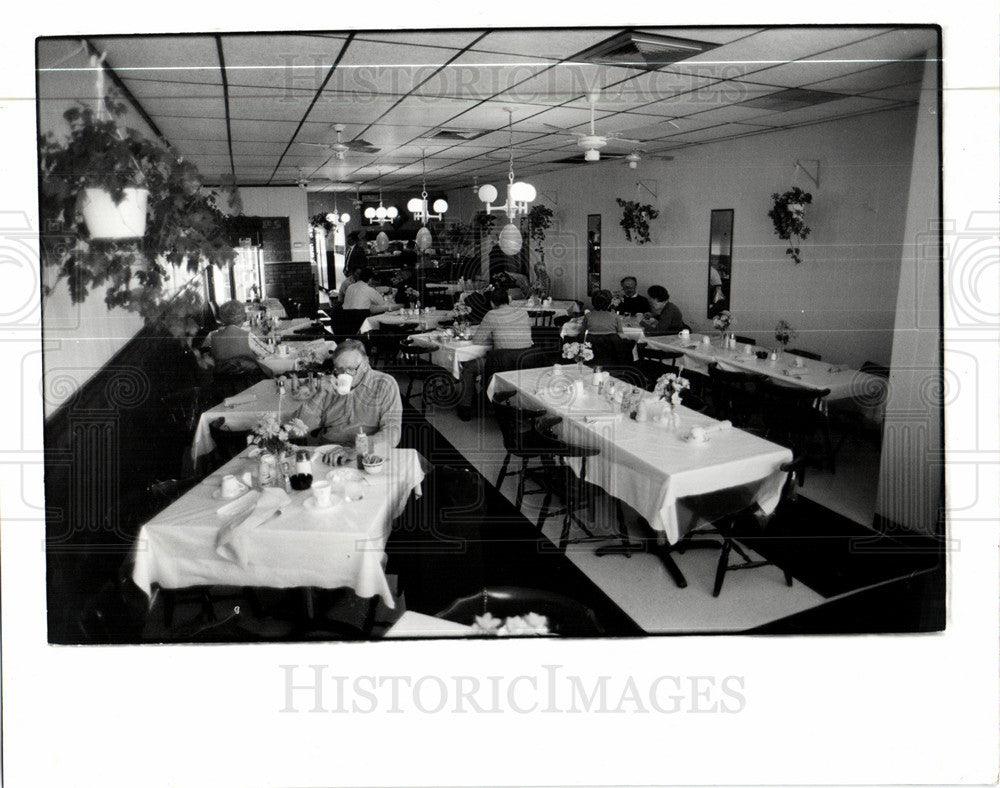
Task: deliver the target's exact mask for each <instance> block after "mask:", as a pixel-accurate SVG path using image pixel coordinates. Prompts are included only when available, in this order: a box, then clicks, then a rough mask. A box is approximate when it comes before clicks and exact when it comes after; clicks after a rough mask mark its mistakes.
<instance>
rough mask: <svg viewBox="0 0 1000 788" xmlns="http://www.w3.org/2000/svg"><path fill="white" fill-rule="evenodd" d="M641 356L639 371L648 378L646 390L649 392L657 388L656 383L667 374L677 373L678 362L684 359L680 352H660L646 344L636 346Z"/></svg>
mask: <svg viewBox="0 0 1000 788" xmlns="http://www.w3.org/2000/svg"><path fill="white" fill-rule="evenodd" d="M636 351H637V352H638V355H639V370H640V371H641V372H642V374H643V375H644V376H645V378H646V382H645V384H644V388H646V389H648V390H649V391H652V390H653V387H654V386H656V381H657V380H659V379H660V376H661V375H664V374H666V373H667V372H677V370H678V365H677V360H678V359H680V358H683V357H684V354H683V353H681V352H680V351H679V350H660V349H658V348H653V347H650V346H649V345H647V344H645V343H640V344H639V345H637V346H636Z"/></svg>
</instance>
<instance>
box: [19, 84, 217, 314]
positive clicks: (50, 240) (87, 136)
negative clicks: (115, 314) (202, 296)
mask: <svg viewBox="0 0 1000 788" xmlns="http://www.w3.org/2000/svg"><path fill="white" fill-rule="evenodd" d="M104 106H105V107H106V109H107V113H108V117H107V118H106V119H103V118H99V117H98V116H97V114H96V113H95V112H94V111H93V110H92V109H90V108H88V107H83V108H80V107H71V108H70V109H68V110H67V111H66V112H65V113H64V117H65V119H66V121H67V123H68V124H69V127H70V135H69V138H68V139H67V140H65V141H58V140H56V139H55V138H54V137H53V136H52V135H51V134H47V135H45V136H42V137H40V138H39V143H38V150H39V174H40V193H41V218H42V226H43V233H42V254H43V264H44V265H46V266H47V267H50V268H53V269H55V270H56V282H59V281H61V280H63V279H65V280H66V283H67V286H68V288H69V293H70V297H71V299H72V301H73V302H74V303H79V302H80V301H83V300H84V299H86V298H87V296H88V295H89V294H90V292H91V291H92V290H95V289H98V288H102V287H103V288H105V295H104V301H105V303H106V304H107V306H108V308H109V309H110V308H112V307H121V308H123V309H127V310H130V311H134V312H138V313H139V314H141V315H142V316H143V317H144V318H145V319H146V320H147V322H150V323H152V322H157V321H161V320H163V319H164V312H165V311H175V312H176V311H177V310H185V311H187V312H188V314H194V313H196V312H197V311H198V308H199V306H200V304H197V303H195V302H197V301H198V298H197V295H196V294H194V293H191V292H189V291H184V295H183V297H182V296H178V295H174V296H170V297H167V296H166V295H165V294H164V293H163V284H164V282H165V281H166V279H167V277H168V275H169V273H170V269H169V266H181V265H183V266H184V267H185V268H186V269H187V270H188V271H189V272H190V273H192V274H194V273H197V272H198V271H199V270H200V269H201V267H202V265H204V264H206V263H207V264H209V265H216V266H220V267H221V266H224V265H226V264H228V263H229V262H231V261H232V260H234V259H235V257H236V253H235V250H234V249H233V247H232V244H231V243H230V241H229V238H228V233H227V232H226V219H227V217H226V216H225V214H223V212H222V211H221V210H220V209H219V207H218V204H217V202H216V200H217V197H218V195H217V194H216V192H214V191H211V190H208V189H206V188H205V187H204V186H203V185H202V180H201V176H200V174H199V173H198V170H197V168H196V167H195V166H194V165H193V164H191V163H189V162H186V161H184V160H183V159H182V158H180V157H178V156H177V155H175V154H174V152H173V151H171V150H170V149H168V148H166V147H164V146H162V145H159V144H155V143H153V142H150V141H149V140H147V139H145V138H144V137H143V136H142V135H141V134H139V132H137V131H135V130H134V129H131V128H125V127H123V126H122V125H121V121H122V119H123V117H124V115H125V113H126V108H125V106H124V105H123V104H121V103H119V102H117V101H115V100H114V99H113V98H108V99H106V100H105V105H104ZM129 187H141V188H145V189H148V190H149V199H148V201H147V207H146V214H147V216H146V233H145V235H144V236H143V237H142V238H138V239H128V240H121V241H119V240H97V239H93V238H90V236H89V234H88V232H87V228H86V225H85V223H84V222H83V217H82V216H81V215H80V212H79V203H80V199H81V197H82V194H83V191H84V189H87V188H103V189H106V190H107V191H108V192H109V193H110V194H111V197H112V199H114V200H115V201H116V202H121V200H122V199H123V196H124V190H125V189H127V188H129ZM51 291H52V287H46V289H45V292H46V294H49V293H51Z"/></svg>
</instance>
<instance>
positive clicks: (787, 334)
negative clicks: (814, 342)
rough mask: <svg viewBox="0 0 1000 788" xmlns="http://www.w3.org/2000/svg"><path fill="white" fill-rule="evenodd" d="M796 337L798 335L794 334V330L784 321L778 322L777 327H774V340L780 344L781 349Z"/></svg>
mask: <svg viewBox="0 0 1000 788" xmlns="http://www.w3.org/2000/svg"><path fill="white" fill-rule="evenodd" d="M796 336H798V335H797V334H796V333H795V329H794V328H792V327H791V326H790V325H788V323H786V322H785V321H784V320H779V321H778V325H776V326H775V327H774V338H775V340H776V341H777V342H780V343H781V346H782V347H787V346H788V343H789V342H791V341H792V340H793V339H795V337H796Z"/></svg>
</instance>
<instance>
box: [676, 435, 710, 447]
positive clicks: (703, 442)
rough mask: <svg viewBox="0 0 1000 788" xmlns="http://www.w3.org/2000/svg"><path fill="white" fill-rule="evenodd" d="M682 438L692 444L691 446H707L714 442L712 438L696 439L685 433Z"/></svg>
mask: <svg viewBox="0 0 1000 788" xmlns="http://www.w3.org/2000/svg"><path fill="white" fill-rule="evenodd" d="M681 440H683V441H684V442H685V443H687V444H690V445H691V446H705V445H707V444H709V443H711V442H712V439H711V438H705V440H703V441H696V440H695V439H694V438H692V437H691V436H690V435H685V436H684V437H683V438H681Z"/></svg>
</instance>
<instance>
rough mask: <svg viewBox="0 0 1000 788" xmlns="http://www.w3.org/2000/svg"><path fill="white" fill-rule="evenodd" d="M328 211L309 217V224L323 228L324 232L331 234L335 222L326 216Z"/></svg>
mask: <svg viewBox="0 0 1000 788" xmlns="http://www.w3.org/2000/svg"><path fill="white" fill-rule="evenodd" d="M326 216H327V215H326V213H317V214H316V215H315V216H310V217H309V226H310V227H316V228H317V229H318V228H323V232H324V233H326V234H327V235H329V234H330V233H332V232H333V227H334V224H333V222H331V221H330V220H329V219H327V218H326Z"/></svg>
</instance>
